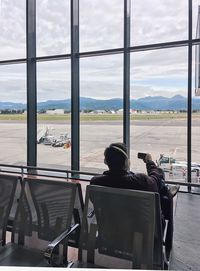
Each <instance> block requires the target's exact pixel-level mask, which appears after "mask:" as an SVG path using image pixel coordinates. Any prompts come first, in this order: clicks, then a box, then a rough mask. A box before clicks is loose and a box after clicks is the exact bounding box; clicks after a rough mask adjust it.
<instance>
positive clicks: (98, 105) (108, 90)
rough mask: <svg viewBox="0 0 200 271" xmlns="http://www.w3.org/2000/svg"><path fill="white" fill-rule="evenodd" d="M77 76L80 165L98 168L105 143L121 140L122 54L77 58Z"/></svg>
mask: <svg viewBox="0 0 200 271" xmlns="http://www.w3.org/2000/svg"><path fill="white" fill-rule="evenodd" d="M80 79H81V80H80V96H81V101H80V105H81V108H80V109H81V130H80V134H81V136H80V157H81V158H80V162H81V169H82V170H86V169H90V170H91V171H93V172H95V171H100V172H101V171H102V169H105V165H104V161H103V160H104V159H103V153H104V149H105V147H106V146H108V145H109V144H110V143H111V142H115V141H118V142H122V141H123V122H122V114H123V110H122V107H123V55H111V56H103V57H102V56H101V57H100V56H98V57H91V58H88V59H81V62H80ZM115 97H117V99H116V98H115ZM111 98H112V99H111ZM102 107H103V109H102Z"/></svg>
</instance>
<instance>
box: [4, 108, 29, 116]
mask: <svg viewBox="0 0 200 271" xmlns="http://www.w3.org/2000/svg"><path fill="white" fill-rule="evenodd" d="M24 111H25V110H24V109H1V110H0V114H2V115H9V114H23V113H24Z"/></svg>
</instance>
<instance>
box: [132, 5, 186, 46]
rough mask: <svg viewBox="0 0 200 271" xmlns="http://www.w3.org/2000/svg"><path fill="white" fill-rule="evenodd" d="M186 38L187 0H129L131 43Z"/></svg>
mask: <svg viewBox="0 0 200 271" xmlns="http://www.w3.org/2000/svg"><path fill="white" fill-rule="evenodd" d="M187 38H188V1H185V0H181V1H179V4H178V5H176V4H175V2H174V1H171V0H154V1H149V0H143V1H140V0H132V1H131V45H132V46H135V45H147V44H154V43H162V42H170V41H178V40H185V39H187Z"/></svg>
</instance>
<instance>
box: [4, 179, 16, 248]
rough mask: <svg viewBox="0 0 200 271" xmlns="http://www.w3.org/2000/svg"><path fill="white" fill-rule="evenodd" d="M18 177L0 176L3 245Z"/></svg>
mask: <svg viewBox="0 0 200 271" xmlns="http://www.w3.org/2000/svg"><path fill="white" fill-rule="evenodd" d="M18 180H19V177H18V176H14V175H7V174H0V238H1V240H2V244H5V234H6V226H7V223H8V217H9V214H10V210H11V207H12V204H13V200H14V195H15V191H16V187H17V183H18Z"/></svg>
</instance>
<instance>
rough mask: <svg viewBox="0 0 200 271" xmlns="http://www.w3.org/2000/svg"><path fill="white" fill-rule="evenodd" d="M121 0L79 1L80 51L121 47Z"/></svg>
mask: <svg viewBox="0 0 200 271" xmlns="http://www.w3.org/2000/svg"><path fill="white" fill-rule="evenodd" d="M123 2H124V1H121V0H112V1H106V0H103V1H102V0H92V1H91V0H81V1H80V2H79V3H80V52H85V51H96V50H103V49H112V48H121V47H123V16H124V12H123ZM88 11H90V12H88ZM102 14H103V16H102Z"/></svg>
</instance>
